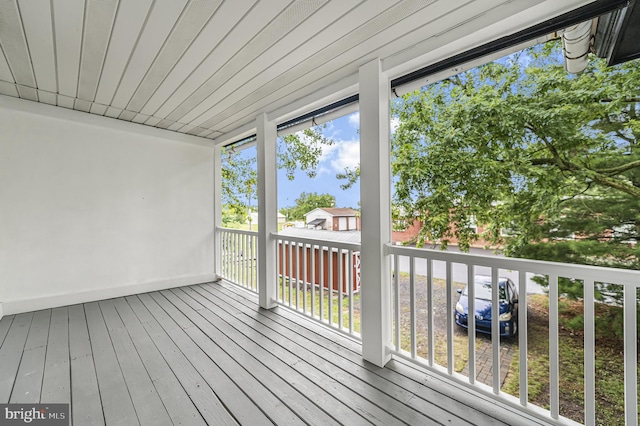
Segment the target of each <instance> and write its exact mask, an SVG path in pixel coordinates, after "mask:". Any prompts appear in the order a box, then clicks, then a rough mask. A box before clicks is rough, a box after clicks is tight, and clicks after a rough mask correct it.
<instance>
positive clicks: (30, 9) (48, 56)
mask: <svg viewBox="0 0 640 426" xmlns="http://www.w3.org/2000/svg"><path fill="white" fill-rule="evenodd" d="M18 6H19V7H20V16H21V17H22V26H23V28H24V33H25V36H26V37H27V43H28V45H29V53H30V57H31V63H32V64H33V72H34V73H35V76H36V84H37V86H36V87H37V88H38V89H43V90H46V91H49V92H54V93H56V92H57V91H58V84H57V81H56V58H55V49H54V48H53V28H52V22H53V19H52V16H51V13H52V10H51V5H50V4H49V5H43V3H42V2H35V1H29V0H18Z"/></svg>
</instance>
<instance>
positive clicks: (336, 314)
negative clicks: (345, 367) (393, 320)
mask: <svg viewBox="0 0 640 426" xmlns="http://www.w3.org/2000/svg"><path fill="white" fill-rule="evenodd" d="M272 238H273V239H274V240H275V241H276V250H277V267H276V270H277V271H278V278H279V283H278V289H277V301H278V303H279V304H281V305H284V306H286V307H288V308H291V309H294V310H296V311H298V312H300V313H302V314H305V315H307V316H309V317H311V318H313V319H315V320H318V321H321V322H322V323H324V324H325V325H328V326H329V327H332V328H336V329H338V330H340V331H342V332H345V333H348V334H350V335H351V336H353V337H355V338H359V336H360V322H359V318H360V315H357V316H354V309H355V310H357V311H359V309H360V295H359V289H360V245H359V244H354V243H346V242H336V241H325V240H318V239H310V238H300V237H293V236H284V235H279V234H273V235H272Z"/></svg>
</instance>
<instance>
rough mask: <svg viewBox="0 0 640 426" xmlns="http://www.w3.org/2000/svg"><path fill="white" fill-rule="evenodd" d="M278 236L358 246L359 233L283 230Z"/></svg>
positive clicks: (298, 229) (299, 229) (302, 229)
mask: <svg viewBox="0 0 640 426" xmlns="http://www.w3.org/2000/svg"><path fill="white" fill-rule="evenodd" d="M278 234H279V235H284V236H290V237H299V238H311V239H314V240H325V241H335V242H341V243H355V244H360V231H340V232H336V231H327V230H324V229H309V228H284V229H283V230H282V231H280V232H278Z"/></svg>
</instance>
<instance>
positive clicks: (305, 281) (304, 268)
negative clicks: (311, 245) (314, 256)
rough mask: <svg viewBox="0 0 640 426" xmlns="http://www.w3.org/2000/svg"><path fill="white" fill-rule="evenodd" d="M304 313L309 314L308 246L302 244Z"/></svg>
mask: <svg viewBox="0 0 640 426" xmlns="http://www.w3.org/2000/svg"><path fill="white" fill-rule="evenodd" d="M302 311H303V312H304V313H305V314H306V313H307V244H306V243H304V244H302Z"/></svg>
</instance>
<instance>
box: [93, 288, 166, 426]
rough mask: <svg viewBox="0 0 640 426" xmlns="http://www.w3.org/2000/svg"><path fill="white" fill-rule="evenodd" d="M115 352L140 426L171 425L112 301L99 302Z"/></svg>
mask: <svg viewBox="0 0 640 426" xmlns="http://www.w3.org/2000/svg"><path fill="white" fill-rule="evenodd" d="M99 305H100V310H101V311H102V316H103V317H104V321H105V324H106V325H107V330H108V331H109V335H110V336H111V342H112V343H113V348H114V350H115V352H116V356H117V357H118V363H119V364H120V368H121V369H122V375H123V376H124V380H125V382H126V383H127V388H128V389H129V395H131V400H132V401H133V406H134V407H135V409H136V414H137V415H138V421H139V422H140V424H141V425H169V424H171V423H172V422H171V418H170V417H169V413H167V410H165V408H164V405H163V404H162V401H161V400H160V397H159V396H158V393H157V391H156V388H155V387H154V386H153V383H152V381H151V378H149V374H148V373H147V370H146V369H145V368H144V364H143V363H142V360H141V359H140V356H138V352H137V351H136V348H135V346H134V345H133V342H132V341H131V337H130V336H129V333H127V330H126V329H125V327H124V324H123V323H122V320H120V317H119V316H118V313H117V312H116V309H115V307H114V306H113V301H111V300H105V301H102V302H99Z"/></svg>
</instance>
